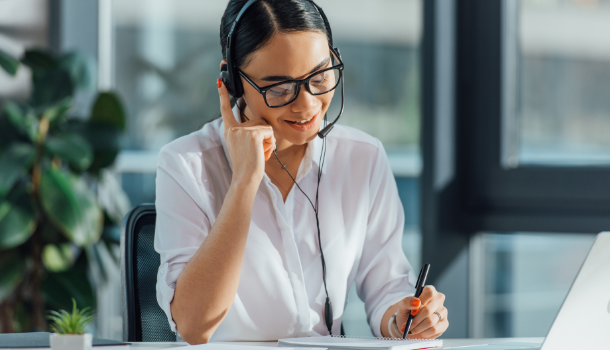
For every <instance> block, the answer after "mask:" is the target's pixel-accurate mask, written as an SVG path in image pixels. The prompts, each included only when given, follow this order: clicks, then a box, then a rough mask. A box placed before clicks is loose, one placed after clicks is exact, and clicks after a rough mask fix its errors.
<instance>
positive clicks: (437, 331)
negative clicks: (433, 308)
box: [419, 320, 449, 338]
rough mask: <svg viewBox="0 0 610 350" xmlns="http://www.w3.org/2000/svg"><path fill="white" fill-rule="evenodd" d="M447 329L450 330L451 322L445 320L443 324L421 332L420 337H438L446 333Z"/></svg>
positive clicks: (440, 323)
mask: <svg viewBox="0 0 610 350" xmlns="http://www.w3.org/2000/svg"><path fill="white" fill-rule="evenodd" d="M447 328H449V321H447V320H443V321H442V322H439V323H437V324H435V325H434V326H432V327H430V328H428V329H426V330H425V331H423V332H421V333H420V334H419V335H420V337H421V338H433V337H438V336H440V335H441V334H443V333H445V331H446V330H447Z"/></svg>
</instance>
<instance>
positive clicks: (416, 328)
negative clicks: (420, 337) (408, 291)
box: [411, 305, 448, 333]
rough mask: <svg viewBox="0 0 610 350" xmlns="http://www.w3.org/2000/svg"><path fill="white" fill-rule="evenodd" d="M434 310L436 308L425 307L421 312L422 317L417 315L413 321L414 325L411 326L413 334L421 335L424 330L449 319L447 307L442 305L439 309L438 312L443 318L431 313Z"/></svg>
mask: <svg viewBox="0 0 610 350" xmlns="http://www.w3.org/2000/svg"><path fill="white" fill-rule="evenodd" d="M433 308H434V306H430V305H429V306H425V307H424V308H423V309H422V311H421V315H417V316H416V317H415V318H414V319H413V323H412V326H411V331H412V332H413V333H421V332H423V331H424V330H426V329H428V328H430V327H432V326H433V325H435V324H437V323H439V322H441V321H442V320H445V319H447V313H448V311H447V308H446V307H444V306H442V305H441V306H439V307H438V308H437V310H436V311H438V313H439V314H441V317H438V315H437V314H436V313H435V312H434V311H431V312H430V311H429V310H433Z"/></svg>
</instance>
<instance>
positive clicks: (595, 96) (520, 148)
mask: <svg viewBox="0 0 610 350" xmlns="http://www.w3.org/2000/svg"><path fill="white" fill-rule="evenodd" d="M505 8H506V9H507V10H508V11H507V13H506V14H505V15H504V18H505V19H506V20H507V21H509V22H510V23H515V25H514V26H512V27H510V28H508V30H509V31H511V32H510V33H507V36H505V38H506V39H507V40H509V41H511V40H512V41H514V45H512V46H509V50H507V52H505V53H504V55H505V56H511V57H510V60H513V59H515V61H516V62H515V63H516V64H514V65H507V66H505V69H509V70H512V71H509V72H508V73H507V74H509V75H512V76H513V77H509V79H507V81H505V83H507V82H511V81H513V79H516V81H515V84H514V85H513V86H512V87H513V91H510V93H509V95H508V96H509V99H512V101H507V103H514V104H516V110H515V113H514V114H513V115H511V116H507V117H508V118H514V123H513V127H514V128H515V130H514V132H513V133H512V135H511V136H512V137H513V139H512V140H511V141H510V142H512V143H513V147H512V154H510V155H509V157H510V162H511V163H512V165H513V166H514V165H516V164H517V163H518V164H520V165H528V164H529V165H535V164H543V165H609V164H610V138H609V137H608V133H607V130H610V99H608V91H610V41H609V40H608V33H610V1H608V0H592V1H589V0H551V1H535V0H520V1H518V2H517V1H509V5H508V6H506V7H505ZM508 88H510V86H509V87H508Z"/></svg>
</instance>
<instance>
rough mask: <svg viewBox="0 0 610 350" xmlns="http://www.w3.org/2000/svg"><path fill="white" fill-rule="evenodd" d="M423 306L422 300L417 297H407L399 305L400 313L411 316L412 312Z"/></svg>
mask: <svg viewBox="0 0 610 350" xmlns="http://www.w3.org/2000/svg"><path fill="white" fill-rule="evenodd" d="M420 306H421V299H419V298H416V297H406V298H404V299H402V300H401V301H400V304H398V313H399V314H404V315H409V313H410V312H411V310H416V309H418V308H419V307H420Z"/></svg>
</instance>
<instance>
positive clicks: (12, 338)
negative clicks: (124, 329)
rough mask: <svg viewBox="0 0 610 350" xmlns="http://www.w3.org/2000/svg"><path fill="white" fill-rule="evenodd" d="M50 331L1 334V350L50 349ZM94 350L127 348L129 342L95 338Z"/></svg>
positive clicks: (124, 349) (122, 349)
mask: <svg viewBox="0 0 610 350" xmlns="http://www.w3.org/2000/svg"><path fill="white" fill-rule="evenodd" d="M50 334H51V333H49V332H31V333H5V334H0V350H26V349H44V348H47V349H50V348H51V344H50V342H49V335H50ZM93 349H94V350H106V349H109V350H127V349H129V344H127V343H123V342H120V341H116V340H109V339H100V338H95V337H94V338H93Z"/></svg>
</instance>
